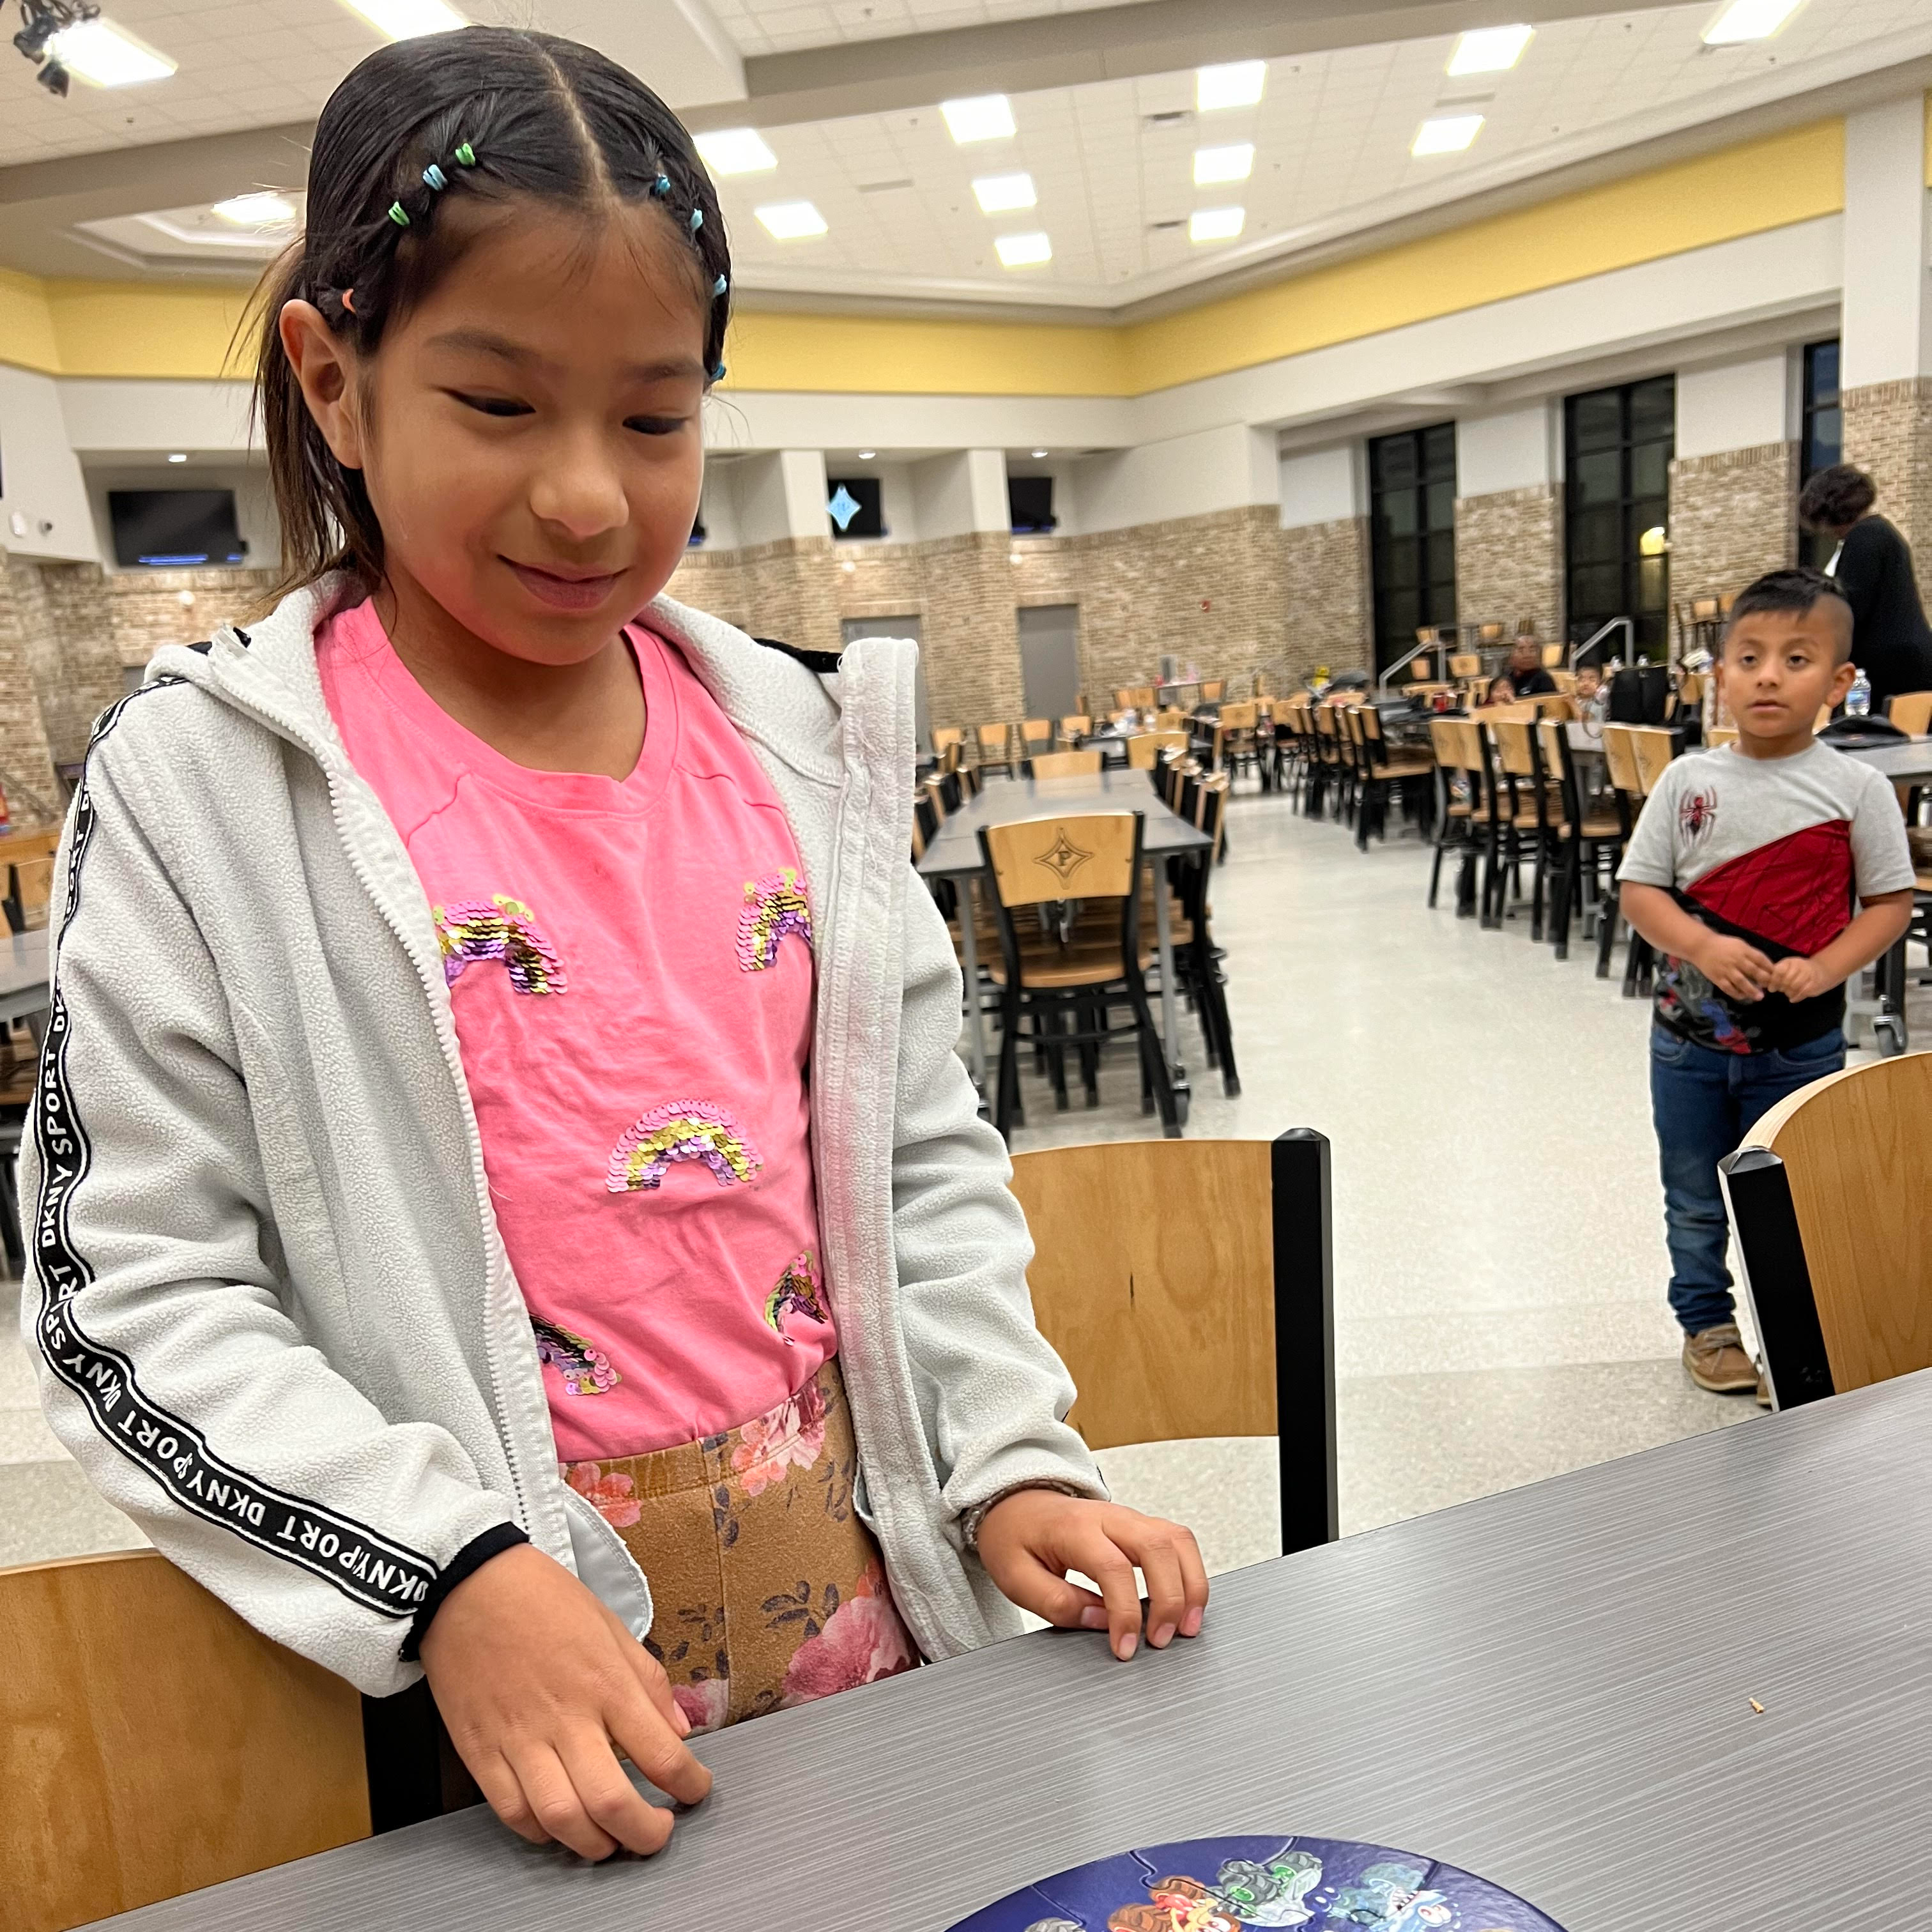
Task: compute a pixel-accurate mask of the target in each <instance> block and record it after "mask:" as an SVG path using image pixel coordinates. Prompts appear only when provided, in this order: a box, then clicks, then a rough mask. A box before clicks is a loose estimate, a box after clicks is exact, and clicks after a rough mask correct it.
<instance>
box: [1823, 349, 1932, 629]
mask: <svg viewBox="0 0 1932 1932" xmlns="http://www.w3.org/2000/svg"><path fill="white" fill-rule="evenodd" d="M1844 409H1845V460H1846V462H1847V463H1856V464H1857V465H1858V467H1859V468H1860V469H1863V470H1865V471H1867V472H1869V473H1870V477H1871V479H1872V481H1873V482H1874V483H1876V484H1877V485H1878V502H1877V505H1876V508H1877V510H1878V512H1879V514H1880V515H1881V516H1883V517H1889V518H1890V519H1891V521H1892V522H1893V523H1896V524H1897V526H1898V527H1899V529H1900V530H1902V531H1903V532H1904V534H1905V540H1906V542H1907V543H1909V544H1911V546H1912V561H1913V562H1914V564H1915V565H1916V566H1917V568H1918V594H1919V595H1920V596H1921V597H1922V598H1924V599H1925V600H1926V601H1927V603H1932V377H1927V376H1920V377H1916V378H1914V379H1912V380H1909V381H1906V382H1898V383H1867V385H1865V386H1864V387H1863V388H1861V389H1847V390H1846V392H1845V396H1844Z"/></svg>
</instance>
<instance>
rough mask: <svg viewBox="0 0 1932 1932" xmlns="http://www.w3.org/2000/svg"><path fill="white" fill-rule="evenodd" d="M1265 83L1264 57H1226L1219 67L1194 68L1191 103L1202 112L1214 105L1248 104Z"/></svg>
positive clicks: (1208, 111)
mask: <svg viewBox="0 0 1932 1932" xmlns="http://www.w3.org/2000/svg"><path fill="white" fill-rule="evenodd" d="M1267 86H1268V62H1266V61H1230V62H1229V63H1228V64H1227V65H1226V66H1223V67H1202V68H1196V69H1195V71H1194V105H1195V107H1196V110H1198V111H1199V113H1203V114H1211V113H1214V110H1215V109H1216V108H1217V107H1253V105H1254V104H1255V103H1256V101H1259V100H1260V98H1262V92H1263V90H1264V89H1265V88H1266V87H1267Z"/></svg>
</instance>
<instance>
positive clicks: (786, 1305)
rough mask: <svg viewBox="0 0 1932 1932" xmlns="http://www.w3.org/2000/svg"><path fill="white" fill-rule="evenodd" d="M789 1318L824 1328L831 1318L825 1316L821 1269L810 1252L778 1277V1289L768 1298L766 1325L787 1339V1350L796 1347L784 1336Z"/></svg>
mask: <svg viewBox="0 0 1932 1932" xmlns="http://www.w3.org/2000/svg"><path fill="white" fill-rule="evenodd" d="M787 1315H802V1316H804V1317H805V1319H806V1321H808V1322H818V1323H820V1324H821V1325H823V1324H827V1323H829V1322H830V1321H831V1319H832V1318H831V1316H829V1315H827V1314H826V1312H825V1298H824V1295H823V1293H822V1292H821V1291H820V1288H819V1286H818V1269H817V1265H816V1264H815V1263H814V1262H813V1260H812V1259H811V1250H810V1249H809V1248H808V1249H806V1250H805V1253H802V1255H799V1256H798V1257H797V1258H796V1259H795V1260H794V1261H793V1262H792V1264H791V1265H790V1267H789V1268H787V1269H786V1270H785V1271H784V1274H781V1275H780V1276H779V1277H778V1286H777V1287H775V1289H772V1292H771V1293H770V1294H769V1295H767V1296H766V1298H765V1322H766V1326H767V1327H769V1328H772V1329H773V1330H774V1331H776V1332H777V1333H778V1334H780V1335H784V1344H785V1346H786V1347H787V1349H789V1348H791V1347H793V1346H795V1344H794V1343H793V1340H792V1338H791V1337H790V1336H789V1335H785V1331H784V1320H785V1317H786V1316H787Z"/></svg>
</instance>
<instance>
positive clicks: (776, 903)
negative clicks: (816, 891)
mask: <svg viewBox="0 0 1932 1932" xmlns="http://www.w3.org/2000/svg"><path fill="white" fill-rule="evenodd" d="M792 933H796V935H798V937H799V938H800V939H802V940H803V941H805V950H807V951H808V952H809V951H810V950H811V904H810V903H809V902H808V901H807V899H806V898H805V888H804V887H803V886H801V885H800V884H799V882H798V874H797V873H796V871H794V870H793V868H791V867H790V866H789V865H787V866H785V867H784V868H782V869H781V870H780V871H775V872H767V873H766V874H765V875H764V877H763V878H761V879H747V880H745V904H744V906H743V908H742V910H740V912H739V914H738V964H739V965H740V966H742V968H744V969H745V971H746V972H747V973H762V972H763V971H764V970H765V969H766V968H767V967H768V966H775V965H777V964H778V947H779V946H780V945H781V944H782V942H783V941H784V939H785V938H786V936H787V935H788V934H792Z"/></svg>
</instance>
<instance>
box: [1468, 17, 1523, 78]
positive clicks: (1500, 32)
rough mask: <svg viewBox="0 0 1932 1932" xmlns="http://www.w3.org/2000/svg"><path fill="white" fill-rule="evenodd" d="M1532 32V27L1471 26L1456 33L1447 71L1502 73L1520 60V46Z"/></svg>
mask: <svg viewBox="0 0 1932 1932" xmlns="http://www.w3.org/2000/svg"><path fill="white" fill-rule="evenodd" d="M1535 34H1536V29H1535V28H1534V27H1472V28H1470V29H1469V31H1468V32H1467V33H1466V34H1460V35H1458V36H1457V41H1456V51H1455V52H1454V53H1453V54H1451V55H1450V56H1449V71H1450V72H1451V74H1501V73H1502V72H1504V71H1505V70H1506V69H1508V68H1513V67H1514V66H1515V65H1516V64H1517V62H1518V61H1520V60H1521V59H1522V58H1523V49H1524V48H1525V47H1526V46H1529V43H1530V41H1531V40H1532V39H1533V38H1534V37H1535Z"/></svg>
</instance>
